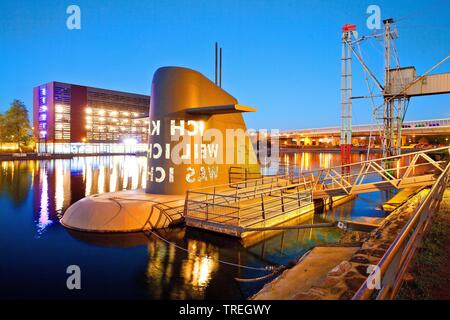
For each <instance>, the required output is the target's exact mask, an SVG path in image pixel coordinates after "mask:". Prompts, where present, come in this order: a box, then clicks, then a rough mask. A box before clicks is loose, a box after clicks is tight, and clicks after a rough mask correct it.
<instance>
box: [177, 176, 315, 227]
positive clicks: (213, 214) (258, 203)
mask: <svg viewBox="0 0 450 320" xmlns="http://www.w3.org/2000/svg"><path fill="white" fill-rule="evenodd" d="M257 180H259V179H257ZM253 182H255V181H253ZM311 188H312V183H304V182H302V183H297V184H292V183H291V182H290V180H288V179H284V180H283V179H281V177H280V176H276V177H271V178H270V182H269V183H264V184H258V183H253V185H252V186H247V187H244V188H236V189H234V190H224V189H223V188H221V186H218V187H214V188H213V189H212V190H211V188H209V189H208V188H200V189H194V190H188V191H187V193H186V202H185V213H184V215H185V217H191V218H195V219H199V220H204V221H210V222H217V223H221V224H227V225H234V226H249V225H253V224H256V223H259V222H260V221H263V220H266V219H269V218H275V217H278V216H281V215H283V214H286V213H289V212H292V211H293V210H297V209H299V208H301V207H304V206H307V205H309V204H311V203H312V191H311Z"/></svg>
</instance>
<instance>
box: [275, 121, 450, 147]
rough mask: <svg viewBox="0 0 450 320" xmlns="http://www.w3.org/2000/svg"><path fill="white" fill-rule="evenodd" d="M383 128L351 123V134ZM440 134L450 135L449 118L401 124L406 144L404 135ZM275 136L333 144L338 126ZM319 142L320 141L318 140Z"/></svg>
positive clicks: (358, 135) (369, 133)
mask: <svg viewBox="0 0 450 320" xmlns="http://www.w3.org/2000/svg"><path fill="white" fill-rule="evenodd" d="M382 130H383V125H382V124H373V125H370V124H362V125H353V127H352V136H353V137H354V138H361V137H362V138H368V137H369V136H372V137H374V138H375V137H377V136H379V133H380V132H381V131H382ZM432 135H436V136H441V135H450V118H444V119H431V120H416V121H404V122H403V124H402V137H403V139H404V141H403V143H402V144H403V145H405V144H406V137H408V136H410V137H413V136H432ZM275 136H277V137H279V139H280V140H281V141H282V142H285V141H286V142H289V143H293V144H297V145H301V144H302V145H311V144H314V142H316V144H318V143H317V142H319V141H318V140H317V139H322V141H326V142H330V143H333V144H335V145H338V144H339V138H340V127H326V128H312V129H295V130H284V131H280V132H279V133H278V134H276V135H275ZM320 142H321V141H320Z"/></svg>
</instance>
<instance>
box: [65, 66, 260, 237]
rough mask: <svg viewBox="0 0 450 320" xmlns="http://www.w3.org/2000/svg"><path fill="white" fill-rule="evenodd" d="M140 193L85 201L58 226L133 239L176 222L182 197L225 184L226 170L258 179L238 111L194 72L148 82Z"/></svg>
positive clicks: (169, 71) (168, 72)
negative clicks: (144, 170) (143, 180)
mask: <svg viewBox="0 0 450 320" xmlns="http://www.w3.org/2000/svg"><path fill="white" fill-rule="evenodd" d="M151 91H152V97H151V102H150V121H149V122H150V124H149V148H148V154H147V157H148V172H147V175H148V177H147V187H146V190H143V189H137V190H120V191H116V192H111V193H103V194H94V195H90V196H87V197H85V198H83V199H81V200H79V201H77V202H75V203H74V204H73V205H71V206H70V207H69V208H68V209H67V210H66V211H65V213H64V215H63V217H62V219H61V224H63V225H64V226H65V227H67V228H69V229H73V230H78V231H89V232H137V231H142V230H147V229H161V228H167V227H169V226H171V225H172V224H173V223H176V222H177V221H181V220H182V219H183V212H184V203H185V196H186V191H187V190H189V189H194V188H198V187H209V186H213V185H218V184H227V183H228V182H229V169H230V168H231V167H232V166H239V167H241V168H246V169H247V170H254V172H259V171H260V170H259V169H260V168H259V165H258V163H257V161H256V154H255V152H254V150H253V145H252V143H251V141H250V138H249V136H248V135H247V133H246V127H245V123H244V119H243V117H242V112H251V111H255V109H253V108H250V107H246V106H242V105H239V104H238V103H237V101H236V99H235V98H233V97H232V96H231V95H230V94H228V93H227V92H226V91H224V90H222V89H221V88H219V87H218V86H216V85H215V84H214V83H213V82H211V81H210V80H208V79H207V78H206V77H205V76H203V75H202V74H200V73H199V72H197V71H194V70H191V69H187V68H180V67H164V68H160V69H158V70H157V71H156V72H155V74H154V76H153V81H152V89H151Z"/></svg>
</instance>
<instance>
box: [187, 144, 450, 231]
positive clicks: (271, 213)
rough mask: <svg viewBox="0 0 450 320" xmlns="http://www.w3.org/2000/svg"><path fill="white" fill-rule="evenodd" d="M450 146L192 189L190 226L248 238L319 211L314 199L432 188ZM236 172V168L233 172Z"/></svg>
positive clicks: (441, 170) (189, 211)
mask: <svg viewBox="0 0 450 320" xmlns="http://www.w3.org/2000/svg"><path fill="white" fill-rule="evenodd" d="M449 149H450V148H449V147H444V148H438V149H431V150H424V151H419V152H413V153H408V154H403V155H399V156H393V157H386V158H378V159H373V160H367V161H361V162H357V163H352V164H349V165H345V166H335V167H330V168H323V169H319V170H314V171H309V172H304V173H299V174H297V175H296V176H293V175H292V174H286V175H276V176H261V177H257V178H253V179H247V180H245V179H239V178H236V172H238V171H236V170H233V175H234V177H233V179H231V176H230V183H228V184H225V185H218V186H214V187H205V188H199V189H193V190H189V191H188V192H187V194H186V202H185V207H184V218H185V220H186V224H187V225H188V226H193V227H198V228H202V229H207V230H211V231H215V232H219V233H225V234H230V235H234V236H239V237H240V236H242V233H244V232H246V231H245V230H246V229H257V228H261V227H266V226H268V225H269V226H273V225H276V224H280V223H282V222H284V221H287V220H289V219H292V218H295V217H297V216H300V215H302V214H305V213H308V212H311V211H313V210H314V200H316V199H327V198H331V199H332V198H335V197H339V196H351V195H356V194H360V193H366V192H374V191H380V190H386V189H393V188H394V189H403V188H409V187H418V186H431V185H433V184H434V183H435V182H436V181H437V179H438V178H439V177H440V176H441V174H442V173H443V172H444V170H445V168H446V165H447V163H448V159H444V158H445V154H447V155H448V152H449ZM230 172H231V171H230Z"/></svg>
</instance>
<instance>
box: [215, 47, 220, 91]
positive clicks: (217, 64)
mask: <svg viewBox="0 0 450 320" xmlns="http://www.w3.org/2000/svg"><path fill="white" fill-rule="evenodd" d="M215 57H216V58H215V72H214V83H215V84H216V85H217V86H219V87H221V88H222V47H220V48H219V44H218V43H217V42H216V44H215Z"/></svg>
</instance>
